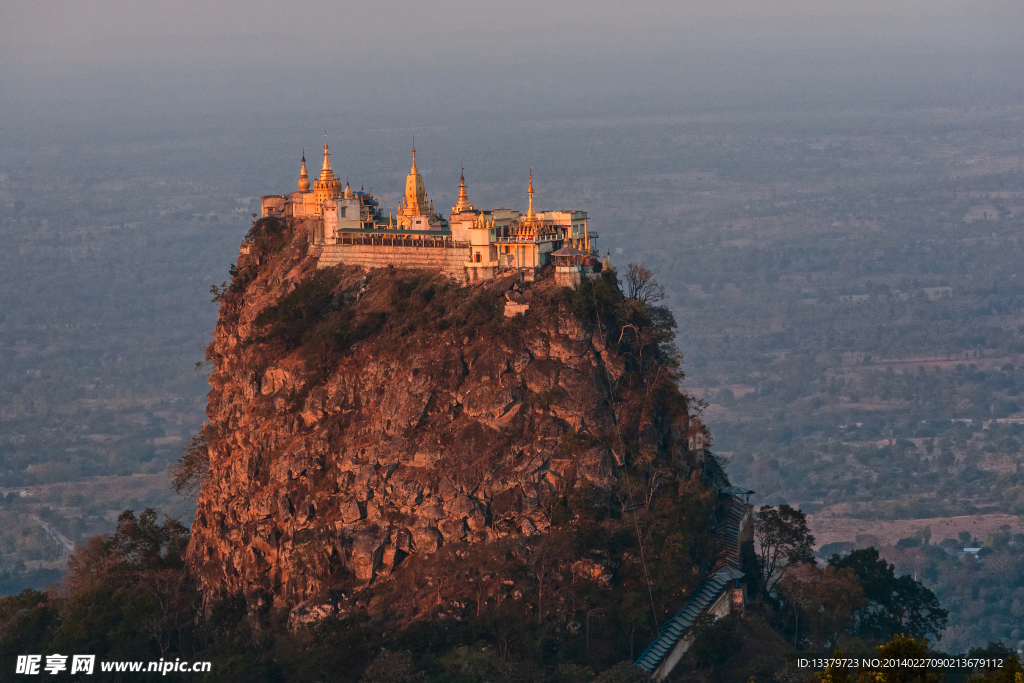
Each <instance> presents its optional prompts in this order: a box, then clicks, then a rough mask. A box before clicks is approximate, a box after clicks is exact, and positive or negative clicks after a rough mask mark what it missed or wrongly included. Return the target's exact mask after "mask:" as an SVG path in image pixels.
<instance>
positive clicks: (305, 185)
mask: <svg viewBox="0 0 1024 683" xmlns="http://www.w3.org/2000/svg"><path fill="white" fill-rule="evenodd" d="M308 191H309V174H308V173H307V172H306V148H305V147H303V148H302V168H300V169H299V192H308Z"/></svg>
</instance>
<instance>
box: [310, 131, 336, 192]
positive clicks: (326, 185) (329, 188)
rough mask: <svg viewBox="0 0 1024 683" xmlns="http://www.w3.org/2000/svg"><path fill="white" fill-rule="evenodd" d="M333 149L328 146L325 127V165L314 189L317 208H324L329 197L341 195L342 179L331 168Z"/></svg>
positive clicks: (314, 184)
mask: <svg viewBox="0 0 1024 683" xmlns="http://www.w3.org/2000/svg"><path fill="white" fill-rule="evenodd" d="M330 157H331V151H330V149H329V148H328V147H327V129H326V128H325V129H324V166H323V168H322V169H320V177H319V178H317V179H316V181H315V182H314V183H313V191H314V192H316V209H317V211H320V210H322V209H323V208H324V202H325V201H327V200H328V199H338V198H339V197H341V181H340V180H338V178H336V177H335V175H334V170H333V169H332V168H331V158H330Z"/></svg>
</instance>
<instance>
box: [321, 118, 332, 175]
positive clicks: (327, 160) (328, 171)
mask: <svg viewBox="0 0 1024 683" xmlns="http://www.w3.org/2000/svg"><path fill="white" fill-rule="evenodd" d="M320 180H334V169H332V168H331V152H330V150H329V149H328V148H327V129H326V128H325V129H324V166H323V168H322V169H320Z"/></svg>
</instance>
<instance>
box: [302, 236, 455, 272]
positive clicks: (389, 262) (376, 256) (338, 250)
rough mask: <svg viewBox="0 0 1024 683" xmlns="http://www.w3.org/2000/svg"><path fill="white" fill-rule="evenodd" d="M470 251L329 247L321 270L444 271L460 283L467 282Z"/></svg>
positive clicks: (320, 262)
mask: <svg viewBox="0 0 1024 683" xmlns="http://www.w3.org/2000/svg"><path fill="white" fill-rule="evenodd" d="M468 260H469V249H468V248H464V247H390V246H378V245H373V246H371V245H364V244H354V245H353V244H344V245H343V244H327V245H324V246H323V247H322V251H321V252H320V258H319V260H318V261H317V264H316V266H317V268H326V267H328V266H336V265H339V264H341V265H346V266H362V267H363V268H386V267H388V266H394V267H396V268H424V269H433V270H440V271H441V272H443V273H446V274H448V275H450V276H451V277H453V278H455V279H457V280H465V279H466V262H467V261H468Z"/></svg>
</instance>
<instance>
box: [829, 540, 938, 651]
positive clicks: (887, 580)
mask: <svg viewBox="0 0 1024 683" xmlns="http://www.w3.org/2000/svg"><path fill="white" fill-rule="evenodd" d="M828 563H829V566H832V567H836V568H837V569H852V570H853V572H854V573H855V574H856V575H857V579H858V580H859V581H860V584H861V586H862V587H863V589H864V597H865V598H867V604H866V605H865V606H864V607H863V608H861V609H858V610H857V611H856V612H855V617H856V623H855V625H854V629H853V632H854V634H855V635H858V636H861V637H865V638H889V637H891V636H892V635H894V634H897V633H907V634H910V635H912V636H914V637H915V638H924V637H925V635H927V634H929V633H932V634H935V635H936V638H938V634H939V633H940V632H941V631H942V629H943V628H945V626H946V621H947V619H948V617H949V612H947V611H946V610H944V609H942V608H941V607H940V606H939V600H938V598H936V597H935V594H934V593H932V592H931V591H930V590H928V589H927V588H925V586H924V585H923V584H921V582H919V581H915V580H914V579H913V577H911V576H908V575H904V576H899V577H897V576H896V572H895V566H894V565H891V564H889V563H888V562H886V561H885V560H883V559H882V558H880V557H879V556H878V551H877V550H875V549H874V548H864V549H861V550H854V551H853V552H852V553H850V554H849V555H847V556H846V557H840V556H839V555H833V556H832V558H831V559H830V560H829V561H828Z"/></svg>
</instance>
